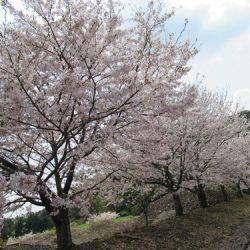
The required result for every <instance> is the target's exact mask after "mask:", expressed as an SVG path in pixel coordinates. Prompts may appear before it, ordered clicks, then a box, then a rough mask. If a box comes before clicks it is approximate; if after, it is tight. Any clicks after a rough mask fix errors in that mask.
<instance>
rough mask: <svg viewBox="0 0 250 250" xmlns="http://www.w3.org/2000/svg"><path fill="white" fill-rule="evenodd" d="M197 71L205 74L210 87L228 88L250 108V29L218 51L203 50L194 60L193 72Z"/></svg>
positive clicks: (206, 82)
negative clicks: (208, 52)
mask: <svg viewBox="0 0 250 250" xmlns="http://www.w3.org/2000/svg"><path fill="white" fill-rule="evenodd" d="M197 72H199V73H201V74H204V75H205V81H204V82H205V84H207V85H208V87H210V88H212V89H226V90H228V91H229V93H230V92H231V93H234V94H235V95H236V96H237V97H241V98H242V99H239V101H240V103H242V104H243V105H247V106H248V108H250V94H249V89H250V77H249V72H250V29H248V30H246V31H245V32H243V33H242V34H240V35H239V36H237V37H234V38H231V39H230V40H229V41H228V42H226V43H225V44H224V46H223V48H222V49H220V50H219V51H218V52H217V53H213V54H210V55H208V54H207V53H202V52H201V53H200V55H198V57H197V59H196V60H195V61H194V66H193V70H192V74H195V73H197ZM246 90H247V91H246ZM243 99H244V100H243ZM247 99H248V101H247Z"/></svg>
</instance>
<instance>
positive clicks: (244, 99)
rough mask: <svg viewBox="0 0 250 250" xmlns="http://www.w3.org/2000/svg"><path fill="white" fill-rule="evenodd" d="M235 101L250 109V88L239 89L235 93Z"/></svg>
mask: <svg viewBox="0 0 250 250" xmlns="http://www.w3.org/2000/svg"><path fill="white" fill-rule="evenodd" d="M234 97H235V101H236V102H238V103H240V104H241V105H243V106H244V107H245V108H248V109H249V108H250V88H245V89H237V90H236V91H235V92H234Z"/></svg>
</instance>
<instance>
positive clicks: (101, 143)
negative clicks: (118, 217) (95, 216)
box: [0, 0, 197, 249]
mask: <svg viewBox="0 0 250 250" xmlns="http://www.w3.org/2000/svg"><path fill="white" fill-rule="evenodd" d="M22 4H23V10H22V11H21V10H17V9H15V8H14V6H12V5H11V4H10V3H9V2H8V1H4V3H3V5H4V8H5V10H6V13H7V14H8V15H11V16H12V17H11V18H10V20H11V21H10V22H4V23H3V24H2V26H1V32H0V110H1V112H0V124H1V128H0V131H1V139H0V170H1V174H2V176H3V177H4V178H5V181H6V187H7V190H8V197H7V200H6V203H5V209H6V211H8V210H13V211H15V210H16V209H18V208H20V207H22V206H23V205H25V204H26V203H31V204H33V205H35V206H41V207H45V208H46V210H47V211H48V212H49V213H50V214H51V216H52V219H53V221H54V223H55V228H56V234H57V244H58V248H59V249H71V247H72V245H73V243H72V238H71V232H70V223H69V216H68V213H69V209H70V208H72V207H80V208H81V209H82V210H83V211H84V210H87V208H88V197H89V193H90V192H91V191H92V190H95V189H96V188H97V187H98V186H101V185H102V184H103V183H104V182H105V181H106V180H107V179H108V178H109V177H110V176H111V175H112V173H113V172H114V171H116V170H113V169H112V168H110V167H103V166H102V165H101V164H89V163H93V162H94V160H95V159H97V158H98V153H99V152H101V153H102V154H105V152H106V151H107V148H108V146H109V145H110V143H112V138H113V137H114V135H115V134H116V133H118V132H119V131H120V130H121V129H123V128H125V127H130V126H133V125H134V124H135V123H136V122H137V120H138V119H137V115H138V114H140V113H141V112H142V110H143V108H145V107H148V108H147V112H148V113H150V114H155V115H160V114H162V113H167V112H169V111H171V112H173V110H178V107H180V106H185V105H186V104H187V103H189V102H191V100H192V98H193V94H192V91H190V92H188V94H187V98H184V99H182V98H181V97H180V93H181V91H180V89H183V88H184V87H183V86H184V85H185V84H184V83H183V81H182V76H183V75H185V74H186V73H187V72H188V71H189V69H190V67H189V66H188V62H189V60H190V59H191V58H192V57H193V56H194V55H195V54H196V53H197V50H196V48H195V47H194V46H195V45H194V44H191V43H190V41H189V40H183V39H182V37H181V35H182V34H183V31H181V33H180V35H177V36H175V35H174V34H170V35H169V36H168V37H167V38H166V39H163V35H164V34H165V26H166V23H167V22H168V20H169V18H170V17H171V16H172V15H173V12H170V13H168V12H164V11H162V10H163V7H162V6H161V5H155V4H154V3H153V2H150V3H149V5H148V8H147V9H146V10H145V11H141V10H140V11H136V13H135V14H134V16H133V18H132V21H131V22H130V23H129V25H127V24H126V23H125V22H124V20H123V17H122V14H121V12H120V10H119V9H120V7H119V4H118V3H117V2H116V1H104V0H103V1H102V0H96V1H95V0H88V1H87V0H86V1H78V0H73V1H67V0H62V1H50V0H43V1H35V0H32V1H27V0H23V1H22ZM185 25H186V24H185ZM185 25H184V28H185ZM91 159H94V160H93V161H91Z"/></svg>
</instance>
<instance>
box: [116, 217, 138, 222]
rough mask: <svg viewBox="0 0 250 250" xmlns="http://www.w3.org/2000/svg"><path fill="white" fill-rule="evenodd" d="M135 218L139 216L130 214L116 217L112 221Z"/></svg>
mask: <svg viewBox="0 0 250 250" xmlns="http://www.w3.org/2000/svg"><path fill="white" fill-rule="evenodd" d="M135 218H137V216H133V215H128V216H122V217H117V218H115V219H112V221H113V222H125V221H130V220H134V219H135Z"/></svg>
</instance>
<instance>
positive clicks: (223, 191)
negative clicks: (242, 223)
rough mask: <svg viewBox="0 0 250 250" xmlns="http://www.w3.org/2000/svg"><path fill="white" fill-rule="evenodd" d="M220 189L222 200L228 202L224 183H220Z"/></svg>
mask: <svg viewBox="0 0 250 250" xmlns="http://www.w3.org/2000/svg"><path fill="white" fill-rule="evenodd" d="M220 189H221V193H222V197H223V201H226V202H228V200H229V199H228V193H227V190H226V188H225V186H224V185H220Z"/></svg>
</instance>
